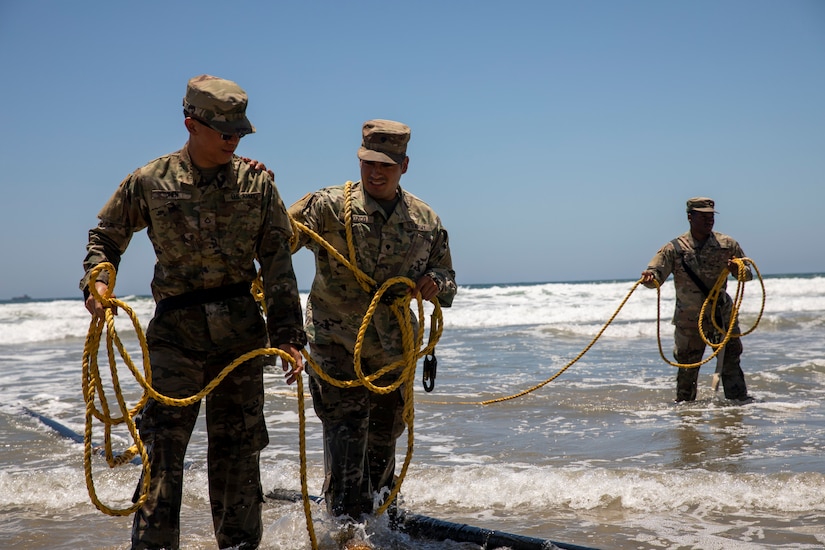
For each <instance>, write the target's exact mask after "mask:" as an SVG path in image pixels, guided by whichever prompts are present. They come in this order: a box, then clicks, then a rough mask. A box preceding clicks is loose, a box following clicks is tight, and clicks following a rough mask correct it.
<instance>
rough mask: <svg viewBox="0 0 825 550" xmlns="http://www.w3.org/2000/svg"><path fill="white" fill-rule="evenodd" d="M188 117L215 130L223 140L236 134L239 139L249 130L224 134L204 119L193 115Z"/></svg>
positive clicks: (227, 139)
mask: <svg viewBox="0 0 825 550" xmlns="http://www.w3.org/2000/svg"><path fill="white" fill-rule="evenodd" d="M189 118H191V119H192V120H194V121H195V122H197V123H198V124H202V125H203V126H206V127H207V128H210V129H212V130H215V131H216V132H218V133H219V134H220V135H221V139H222V140H224V141H229V140H230V139H232V138H233V137H235V136H238V139H241V138H242V137H244V136H245V135H247V134H248V133H249V132H245V131H243V130H239V131H237V132H235V133H234V134H224V133H223V132H221V131H220V130H218V129H217V128H215V127H214V126H212V125H211V124H209V123H208V122H206V121H204V120H201V119H199V118H196V117H193V116H190V117H189Z"/></svg>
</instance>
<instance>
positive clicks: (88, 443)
mask: <svg viewBox="0 0 825 550" xmlns="http://www.w3.org/2000/svg"><path fill="white" fill-rule="evenodd" d="M351 186H352V182H347V184H346V186H345V191H346V205H345V206H346V214H345V221H346V230H347V247H348V252H349V256H350V260H347V259H346V258H344V257H343V256H342V255H341V254H340V253H339V252H338V251H337V250H335V249H334V248H333V247H332V246H331V245H330V244H329V243H327V242H326V241H325V240H324V239H323V238H322V237H320V236H319V235H318V234H317V233H315V232H314V231H312V230H311V229H309V228H308V227H306V226H305V225H303V224H301V223H299V222H297V221H295V220H293V222H292V223H293V227H294V229H295V230H294V231H293V240H292V242H291V246H292V247H293V249H294V248H295V246H296V244H297V232H298V231H303V232H305V233H306V234H307V235H309V236H310V238H312V239H313V240H315V241H317V242H318V243H319V244H320V245H322V246H323V247H325V248H326V249H327V250H328V251H329V252H330V253H331V254H332V255H333V256H334V257H335V258H336V259H337V260H338V261H340V262H341V263H342V264H344V265H346V266H347V267H348V268H349V269H350V270H351V271H352V272H353V274H354V275H355V277H356V279H357V280H358V282H359V284H360V285H361V287H362V288H363V289H364V291H365V292H372V290H373V289H374V288H375V287H376V286H377V284H376V282H375V281H374V280H373V279H372V278H371V277H369V276H368V275H367V274H365V273H364V272H363V271H361V270H360V269H359V268H358V266H357V261H356V253H355V243H354V239H353V237H352V220H351V209H352V207H351ZM103 270H106V271H107V272H108V274H109V285H108V289H107V291H106V293H105V294H104V295H101V294H99V293H98V292H97V289H96V288H95V286H96V285H95V281H96V280H97V277H98V275H99V274H100V272H101V271H103ZM115 283H116V271H115V268H114V266H113V265H112V264H110V263H101V264H99V265H98V266H95V267H94V268H93V269H92V271H91V272H90V278H89V289H90V291H91V292H92V294H93V295H94V297H95V299H96V300H98V301H99V302H100V303H101V304H102V305H103V306H104V308H105V321H104V320H100V319H95V318H93V319H92V322H91V324H90V326H89V332H88V336H87V338H86V344H85V346H84V350H83V375H82V377H83V396H84V401H85V403H86V427H85V435H84V470H85V474H86V485H87V489H88V492H89V496H90V498H91V500H92V503H93V504H94V505H95V506H96V507H97V508H98V509H99V510H101V511H102V512H104V513H106V514H108V515H116V516H125V515H129V514H131V513H133V512H135V511H136V510H137V509H138V508H140V506H142V505H143V504H144V503H145V502H146V498H147V492H148V489H149V484H150V478H151V471H150V466H149V460H148V455H147V452H146V449H145V447H144V445H143V442H142V440H141V438H140V434H139V432H138V430H137V428H136V426H135V423H134V416H135V415H136V414H137V413H138V412H139V411H140V410H141V409H142V408H143V406H144V405H145V404H146V402H147V400H148V399H150V398H151V399H155V400H157V401H159V402H161V403H163V404H165V405H170V406H179V407H183V406H187V405H191V404H194V403H196V402H198V401H200V400H201V399H203V398H204V397H205V396H206V395H208V394H209V393H210V392H211V391H212V390H213V389H214V388H215V387H216V386H217V385H218V384H220V382H221V381H222V380H223V379H224V378H225V377H226V376H227V375H228V374H229V373H230V372H232V370H234V369H235V368H236V367H238V366H239V365H241V364H243V363H244V362H246V361H248V360H250V359H252V358H254V357H257V356H260V355H278V356H280V357H281V358H282V359H284V360H286V361H288V362H289V363H290V364H292V365H293V366H294V360H293V359H292V357H291V356H290V355H289V354H288V353H286V352H284V351H282V350H280V349H277V348H260V349H256V350H253V351H251V352H248V353H246V354H244V355H242V356H240V357H238V358H237V359H235V360H234V361H233V362H232V363H230V364H229V365H228V366H226V367H225V368H224V369H223V370H222V371H221V372H220V373H219V374H218V376H217V377H215V379H213V380H212V381H210V382H209V384H207V385H206V386H205V387H204V388H203V389H202V390H201V391H200V392H198V393H197V394H195V395H192V396H190V397H186V398H180V399H177V398H171V397H167V396H164V395H162V394H160V393H158V392H157V391H155V390H154V389H153V388H152V384H151V380H152V374H151V365H150V363H149V353H148V349H147V345H146V336H145V334H144V332H143V329H142V328H141V326H140V322H139V320H138V318H137V315H136V314H135V313H134V310H132V308H131V307H129V305H128V304H126V303H125V302H123V301H121V300H118V299H117V298H115V297H114V296H113V295H112V293H113V291H114V287H115ZM397 284H403V285H407V286H408V287H410V288H415V282H414V281H412V280H410V279H409V278H406V277H394V278H392V279H389V280H387V281H385V282H384V283H383V284H382V285H381V286H380V287H379V288H377V290H375V293H374V295H373V298H372V301H371V303H370V306H369V308H368V309H367V312H366V313H365V316H364V319H363V321H362V324H361V327H360V329H359V331H358V336H357V339H356V344H355V349H354V368H355V372H356V375H357V379H356V380H337V379H335V378H333V377H331V376H329V375H328V374H327V373H325V372H323V370H322V369H321V368H320V367H319V366H318V365H317V364H316V363H315V362H314V361H313V359H312V358H311V356H310V355H309V354H308V353H307V352H306V351H303V355H304V358H305V359H306V361H307V363H309V364H310V365H311V366H312V368H313V370H314V372H315V373H317V374H318V375H319V376H320V377H321V378H323V379H324V380H326V381H327V382H329V383H330V384H333V385H336V386H338V387H355V386H358V385H363V386H365V387H367V388H368V389H369V390H370V391H373V392H376V393H381V394H387V393H390V392H392V391H395V390H397V389H398V388H399V387H400V386H401V385H402V384H404V385H405V387H404V395H405V404H404V411H403V414H402V417H403V420H404V423H405V425H406V427H407V454H406V456H405V459H404V463H403V465H402V468H401V472H400V474H399V476H398V478H397V482H396V484H395V486H394V487H393V489H392V491H391V492H390V494H389V496H388V497H387V498H386V499H385V501H384V503H383V504H382V506H380V507H379V509H378V510H377V513H378V514H379V515H380V514H382V513H384V512H385V511H386V509H387V508H388V507H389V506H390V504H391V503H392V502H393V500H394V499H395V498H396V496H397V494H398V492H399V491H400V489H401V485H402V482H403V479H404V477H405V475H406V472H407V469H408V467H409V464H410V461H411V459H412V452H413V447H414V435H413V420H414V403H413V396H414V393H413V380H414V377H415V367H416V363H417V361H418V359H419V358H421V357H424V356H425V355H429V354H432V353H433V351H434V349H435V346H436V344H437V343H438V340H439V339H440V337H441V333H442V331H443V326H444V325H443V318H442V314H441V307H440V305H439V303H438V300H437V299H435V298H434V299H433V300H432V303H433V306H434V309H433V313H432V315H431V325H430V333H429V340H428V343H427V345H426V346H424V347H423V348H422V345H423V334H424V331H423V330H419V331H418V332H417V334H415V331H414V330H413V324H412V318H411V313H410V307H409V305H410V302H411V300H412V296H411V294H409V293H407V294H404V295H403V296H401V297H399V298H397V299H396V300H395V301H394V302H393V303H392V304H391V305H390V309H391V311H392V312H393V313H394V315H395V317H396V319H397V320H398V322H399V325H400V327H401V334H402V346H403V348H402V349H403V355H402V359H401V360H399V361H396V362H395V363H392V364H391V365H387V366H385V367H383V368H382V369H380V370H379V371H377V372H375V373H373V374H370V375H365V374H364V372H363V369H362V367H361V352H362V347H363V340H364V337H365V334H366V331H367V329H368V328H369V324H370V323H371V322H372V317H373V315H374V313H375V310H376V308H377V307H378V304H379V303H380V301H381V298H382V296H383V295H384V294H385V293H386V291H387V290H388V289H389V288H390V287H392V286H394V285H397ZM250 291H251V293H252V294H253V296H254V297H255V298H256V299H257V300H258V301H259V302H260V303H261V304H262V306H263V307H264V313H266V311H265V305H264V299H263V298H264V295H263V285H262V283H261V281H260V279H258V280H256V281H255V282H254V283H253V284H252V287H251V289H250ZM417 301H418V317H419V319H423V318H424V305H423V300H422V298H421V296H420V295H419V296H418V297H417ZM115 308H120V309H122V310H123V311H125V312H126V313H127V314H128V315H129V318H130V319H131V320H132V324H133V326H134V329H135V333H136V334H137V337H138V340H139V342H140V346H141V351H142V355H143V374H141V373H140V372H139V371H138V369H137V368H136V367H135V365H134V362H133V361H132V359H131V357H130V356H129V354H128V352H127V351H126V350H125V348H124V347H123V344H122V343H121V341H120V338H119V337H118V335H117V331H116V329H115V324H114V309H115ZM104 324H105V326H106V329H107V339H106V341H107V350H108V358H109V367H110V373H111V377H112V383H113V390H114V394H115V396H116V399H117V402H118V408H119V410H120V416H118V417H113V416H112V415H111V413H110V410H109V404H108V400H107V398H106V395H105V392H104V389H103V383H102V382H101V378H100V372H99V367H98V363H97V356H98V351H99V347H100V337H101V334H102V332H103V326H104ZM115 347H116V348H117V349H118V351H119V352H120V356H121V357H122V359H123V360H124V362H125V363H126V365H127V367H128V368H129V370H130V371H131V372H132V375H133V376H134V377H135V379H136V380H137V382H138V384H139V385H140V386H141V388H143V395H142V396H141V398H140V400H139V401H138V403H137V404H136V405H135V406H134V407H133V408H132V409H129V408H128V406H127V404H126V402H125V400H124V398H123V392H122V390H121V388H120V383H119V380H118V375H117V364H116V363H117V362H116V358H115V354H114V348H115ZM396 369H401V374H400V375H399V376H398V377H397V379H396V380H395V381H394V382H392V383H390V384H389V385H387V386H378V385H376V384H375V383H374V381H375V380H377V379H378V378H380V377H382V376H384V375H385V374H388V373H390V372H392V371H393V370H396ZM296 380H297V387H296V391H297V395H298V416H299V424H300V429H299V445H300V466H301V492H302V495H303V504H304V514H305V516H306V518H307V531H308V532H309V537H310V542H311V545H312V548H317V541H316V537H315V532H314V528H313V523H312V512H311V508H310V499H309V491H308V482H307V463H306V418H305V413H304V388H303V379H302V377H301V375H300V374H299V375H297V376H296ZM96 396H97V397H96ZM96 399H99V401H100V407H99V408H98V407H97V405H96ZM93 418H97V419H98V420H99V421H101V422H102V423H103V424H104V432H105V436H104V441H105V457H106V461H107V463H108V464H109V466H110V467H112V468H114V467H116V466H119V465H121V464H125V463H128V462H129V461H130V460H131V459H132V458H134V457H135V456H136V455H137V454H140V456H141V461H142V467H143V476H142V483H141V487H140V491H139V497H138V499H137V501H136V502H135V503H134V504H133V505H132V506H130V507H128V508H123V509H116V508H112V507H110V506H107V505H105V504H103V503H102V502H101V501H100V499H99V498H98V497H97V494H96V490H95V486H94V480H93V475H92V463H91V457H92V453H93V449H92V432H93ZM120 423H125V424H126V425H127V428H128V430H129V433H130V435H131V437H132V439H133V441H134V444H133V445H131V446H130V447H129V448H128V449H127V450H126V451H125V452H123V453H122V454H121V455H120V456H117V457H115V456H114V452H113V450H112V447H111V428H112V426H114V425H117V424H120Z"/></svg>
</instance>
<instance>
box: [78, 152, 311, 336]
mask: <svg viewBox="0 0 825 550" xmlns="http://www.w3.org/2000/svg"><path fill="white" fill-rule="evenodd" d="M199 174H200V173H199V171H197V169H195V167H194V166H193V164H192V161H191V159H190V158H189V154H188V149H187V148H186V147H184V148H183V149H182V150H180V151H177V152H175V153H172V154H169V155H166V156H163V157H160V158H158V159H155V160H153V161H152V162H150V163H149V164H147V165H146V166H143V167H142V168H139V169H138V170H136V171H135V172H133V173H132V174H130V175H129V176H127V177H126V179H124V180H123V182H121V184H120V186H119V187H118V189H117V190H116V191H115V193H114V195H112V197H111V199H109V202H108V203H107V204H106V205H105V206H104V207H103V209H102V210H101V211H100V213H99V214H98V218H99V219H100V221H99V223H98V225H97V227H96V228H94V229H92V230H90V231H89V244H88V245H87V251H88V253H87V255H86V259H85V260H84V262H83V267H84V269H85V270H86V274H85V276H84V277H83V279H82V280H81V282H80V287H81V289H84V291H85V292H88V288H87V287H88V280H89V271H90V270H91V269H92V268H93V267H94V266H95V265H97V264H98V263H100V262H111V263H112V264H113V265H114V266H115V268H117V267H118V265H119V263H120V259H121V255H122V254H123V253H124V252H125V251H126V247H127V246H128V244H129V241H130V240H131V238H132V235H133V234H134V233H135V232H137V231H140V230H141V229H144V228H146V229H147V233H148V236H149V239H150V240H151V242H152V246H153V247H154V250H155V255H156V258H157V262H156V263H155V273H154V278H153V280H152V295H153V296H154V298H155V301H160V300H161V299H163V298H167V297H170V296H177V295H180V294H183V293H186V292H190V291H193V290H199V289H209V288H215V287H220V286H225V285H230V284H233V283H243V282H249V283H250V284H251V282H252V281H253V280H254V279H255V278H256V276H257V271H256V266H255V264H254V260H257V261H258V262H259V264H260V266H261V270H262V278H263V283H264V293H265V295H266V307H267V312H268V315H267V331H268V334H269V337H270V342H271V343H272V344H273V345H279V344H282V343H287V342H291V343H294V344H296V345H299V346H303V345H304V344H305V342H306V336H305V334H304V332H303V328H302V326H301V304H300V300H299V295H298V285H297V283H296V280H295V273H294V271H293V268H292V258H291V254H290V249H289V239H290V237H291V235H292V229H291V223H290V220H289V217H288V215H287V213H286V209H285V208H284V204H283V202H282V201H281V198H280V196H279V194H278V190H277V188H276V187H275V184H274V182H273V181H272V178H271V176H270V175H269V174H268V173H266V172H263V171H259V172H254V171H253V170H251V169H250V167H249V165H248V164H247V163H245V162H242V161H241V160H240V159H239V158H238V157H237V156H235V157H234V158H233V159H232V161H231V162H230V163H229V164H228V165H227V167H226V168H225V169H223V170H219V172H218V174H217V177H216V178H215V179H214V180H213V181H212V182H210V183H208V184H206V185H198V183H199V181H196V180H197V179H199V178H200V175H199ZM100 280H102V281H104V282H107V283H108V276H107V273H106V272H105V271H103V272H101V276H100ZM190 309H193V308H190ZM202 315H203V316H204V317H205V318H204V319H192V320H191V321H192V322H186V323H185V324H184V326H176V327H169V329H170V330H172V328H174V330H176V331H179V332H180V335H181V338H182V339H184V340H186V341H188V342H198V341H200V340H204V339H205V342H204V344H208V342H209V341H210V340H212V341H214V340H216V339H217V340H224V341H225V342H226V341H228V340H230V337H229V335H228V334H227V332H234V333H236V334H239V335H241V337H243V334H244V332H243V330H244V328H245V327H249V328H250V329H252V328H253V327H255V326H257V327H258V332H260V328H261V319H260V314H258V315H257V317H258V318H257V319H251V318H250V315H249V309H248V308H237V309H234V308H226V307H223V308H217V309H215V308H212V309H210V308H203V313H202ZM170 337H171V335H170ZM235 343H236V344H240V343H241V342H237V341H236V342H235ZM194 349H201V348H194ZM204 349H208V347H207V348H204Z"/></svg>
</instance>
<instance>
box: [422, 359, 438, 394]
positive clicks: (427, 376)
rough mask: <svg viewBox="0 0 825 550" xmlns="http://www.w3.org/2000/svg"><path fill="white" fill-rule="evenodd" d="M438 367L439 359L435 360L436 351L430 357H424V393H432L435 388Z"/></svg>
mask: <svg viewBox="0 0 825 550" xmlns="http://www.w3.org/2000/svg"><path fill="white" fill-rule="evenodd" d="M437 367H438V359H436V358H435V351H433V352H432V353H431V354H430V355H426V356H424V375H423V377H422V380H421V382H422V384H423V385H424V391H425V392H427V393H430V392H431V391H433V388H435V374H436V369H437Z"/></svg>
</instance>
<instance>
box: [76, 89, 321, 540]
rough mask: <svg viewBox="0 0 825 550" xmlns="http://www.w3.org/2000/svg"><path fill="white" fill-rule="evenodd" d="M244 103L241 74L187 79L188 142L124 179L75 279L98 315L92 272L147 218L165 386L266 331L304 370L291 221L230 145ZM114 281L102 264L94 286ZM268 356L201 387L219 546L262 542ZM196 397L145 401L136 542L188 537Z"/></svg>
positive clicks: (155, 333)
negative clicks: (188, 460) (186, 475)
mask: <svg viewBox="0 0 825 550" xmlns="http://www.w3.org/2000/svg"><path fill="white" fill-rule="evenodd" d="M246 105H247V96H246V93H245V92H244V91H243V90H242V89H241V88H240V87H239V86H238V85H237V84H235V83H234V82H231V81H228V80H223V79H219V78H216V77H213V76H208V75H201V76H198V77H195V78H192V79H191V80H190V81H189V83H188V85H187V89H186V95H185V97H184V101H183V106H184V116H185V120H184V124H185V126H186V129H187V131H188V132H189V140H188V141H187V143H186V145H185V146H184V147H183V149H181V150H180V151H177V152H175V153H171V154H169V155H166V156H163V157H160V158H158V159H156V160H153V161H152V162H150V163H149V164H147V165H146V166H144V167H142V168H139V169H138V170H136V171H135V172H134V173H132V174H131V175H129V176H127V177H126V179H124V180H123V182H122V183H121V184H120V187H119V188H118V189H117V191H115V193H114V195H113V196H112V198H111V199H109V202H108V203H107V204H106V205H105V206H104V207H103V209H102V210H101V211H100V214H99V215H98V217H99V218H100V222H99V224H98V225H97V227H96V228H94V229H92V230H91V231H90V232H89V244H88V246H87V250H88V254H87V255H86V259H85V260H84V262H83V266H84V268H85V270H86V275H85V276H84V278H83V279H82V281H81V288H82V289H83V291H84V294H85V296H86V308H87V309H88V310H89V311H90V312H91V313H92V314H93V315H95V316H102V315H103V313H104V312H103V307H102V305H101V304H100V303H99V302H97V301H96V300H95V299H94V296H92V295H90V294H89V288H88V284H89V270H91V269H92V268H93V267H94V266H95V265H97V264H98V263H100V262H111V263H112V264H113V265H114V266H115V267H117V266H118V264H119V262H120V258H121V255H122V254H123V253H124V252H125V250H126V247H127V245H128V244H129V241H130V239H131V238H132V235H133V234H134V233H135V232H136V231H140V230H141V229H144V228H145V229H147V232H148V236H149V239H150V240H151V242H152V245H153V246H154V249H155V254H156V258H157V262H156V264H155V275H154V278H153V280H152V295H153V296H154V298H155V300H156V301H157V309H156V311H155V315H154V317H153V319H152V320H151V322H150V323H149V327H148V329H147V333H146V336H147V343H148V347H149V359H150V362H151V366H152V383H153V385H154V387H155V389H156V390H157V391H158V392H160V393H161V394H163V395H166V396H169V397H176V398H180V397H188V396H190V395H193V394H195V393H197V392H198V391H200V390H201V389H202V388H203V387H204V386H205V385H206V384H207V383H208V382H209V381H210V380H212V379H213V378H215V376H216V375H217V374H218V373H219V372H220V371H221V370H222V369H223V368H224V367H225V366H226V365H228V364H229V363H230V362H231V361H232V360H234V359H236V358H237V357H238V356H240V355H242V354H244V353H246V352H248V351H251V350H253V349H256V348H260V347H267V346H268V345H269V343H270V342H271V343H272V345H276V346H279V347H280V348H281V349H282V350H284V351H286V352H288V353H289V354H290V355H291V356H292V357H293V358H294V359H295V361H296V362H297V365H296V368H295V370H291V371H290V370H288V363H287V362H285V361H284V362H283V363H282V364H283V368H284V370H285V371H287V373H286V375H285V376H286V378H287V383H292V382H293V381H294V379H295V377H296V376H297V374H298V373H299V372H300V371H301V369H302V367H303V365H302V359H301V355H300V349H301V348H302V347H303V346H304V345H305V343H306V336H305V333H304V331H303V327H302V320H301V304H300V301H299V296H298V287H297V283H296V280H295V274H294V272H293V268H292V258H291V254H290V249H289V239H290V237H291V234H292V230H291V224H290V220H289V217H288V214H287V212H286V209H285V207H284V204H283V202H282V201H281V198H280V196H279V194H278V190H277V189H276V187H275V183H274V181H273V180H272V178H271V176H270V175H269V174H268V173H266V172H261V171H260V170H253V169H252V168H250V166H249V165H248V164H247V163H246V162H243V161H241V160H240V159H239V157H237V156H235V155H234V151H235V148H236V147H237V146H238V144H239V142H240V139H241V138H242V137H243V136H244V135H246V134H249V133H251V132H254V131H255V129H254V127H253V126H252V124H250V122H249V120H248V119H247V117H246ZM254 261H257V262H258V263H259V264H260V267H261V271H262V279H263V283H264V292H265V295H266V311H267V315H266V320H265V321H264V318H263V316H262V314H261V309H260V307H259V306H258V304H257V303H256V302H255V300H254V298H253V296H252V295H251V293H250V286H251V283H252V281H253V280H254V279H255V278H256V266H255V264H254ZM107 283H108V275H107V273H106V272H105V271H103V272H102V273H101V277H100V278H99V279H98V281H97V283H96V288H97V290H98V291H99V292H100V294H103V293H104V292H105V291H106V289H107ZM263 363H264V359H263V358H262V357H258V358H256V359H254V360H252V361H248V362H246V363H244V364H243V365H241V366H239V367H238V368H236V369H235V370H234V371H233V372H232V373H231V374H230V375H229V376H227V377H226V378H225V379H224V380H223V382H221V384H220V385H219V386H218V387H217V388H216V389H215V391H213V392H212V393H211V394H209V395H208V396H207V397H206V421H207V431H208V435H209V444H208V474H209V498H210V502H211V505H212V517H213V523H214V528H215V535H216V538H217V540H218V545H219V547H220V548H228V547H233V548H257V546H258V544H259V542H260V539H261V535H262V533H263V529H262V524H261V507H262V503H263V491H262V489H261V482H260V468H259V458H260V451H261V449H263V448H264V447H265V446H266V445H267V443H268V442H269V437H268V434H267V428H266V425H265V421H264V416H263V402H264V392H263ZM199 408H200V403H196V404H194V405H191V406H188V407H172V406H167V405H164V404H162V403H160V402H157V401H154V400H150V401H149V402H148V403H147V405H146V407H145V408H144V409H143V411H141V414H140V418H139V427H140V435H141V438H142V439H143V441H144V442H145V443H146V446H147V449H148V452H149V460H150V463H151V486H150V488H149V493H148V500H147V501H146V503H145V504H144V505H143V506H142V507H141V508H140V509H139V510H138V511H137V512H136V514H135V518H134V525H133V529H132V548H135V549H138V548H140V549H142V548H179V547H180V506H181V494H182V482H183V459H184V454H185V452H186V447H187V444H188V442H189V438H190V436H191V434H192V429H193V427H194V424H195V421H196V418H197V416H198V411H199ZM138 487H140V484H138ZM135 497H136V498H137V493H136V495H135Z"/></svg>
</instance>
